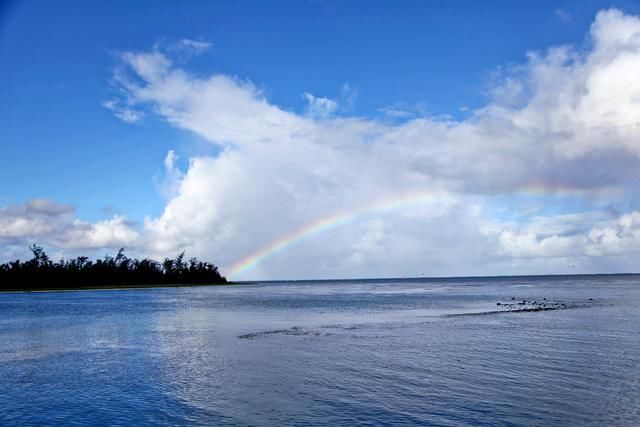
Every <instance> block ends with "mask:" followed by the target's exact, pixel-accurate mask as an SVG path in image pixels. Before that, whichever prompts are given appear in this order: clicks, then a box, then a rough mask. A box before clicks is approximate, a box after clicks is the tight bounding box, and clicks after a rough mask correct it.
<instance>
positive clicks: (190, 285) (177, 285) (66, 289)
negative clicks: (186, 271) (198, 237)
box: [0, 282, 241, 294]
mask: <svg viewBox="0 0 640 427" xmlns="http://www.w3.org/2000/svg"><path fill="white" fill-rule="evenodd" d="M229 285H241V283H238V282H227V283H206V284H203V283H175V284H157V285H156V284H154V285H122V286H117V285H115V286H114V285H107V286H81V287H74V288H70V287H62V288H53V287H52V288H33V289H27V288H15V289H0V294H2V293H36V292H42V293H44V292H75V291H118V290H126V289H158V288H195V287H207V286H229Z"/></svg>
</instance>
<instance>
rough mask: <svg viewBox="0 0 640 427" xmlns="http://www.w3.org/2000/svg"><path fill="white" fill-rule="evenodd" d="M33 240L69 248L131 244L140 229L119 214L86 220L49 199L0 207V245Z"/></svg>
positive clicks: (24, 244) (24, 245)
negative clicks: (101, 219) (106, 217)
mask: <svg viewBox="0 0 640 427" xmlns="http://www.w3.org/2000/svg"><path fill="white" fill-rule="evenodd" d="M34 243H37V244H46V245H49V246H53V247H55V248H58V249H64V250H69V251H72V252H73V251H76V250H78V251H81V250H94V249H101V248H118V247H124V246H126V247H134V246H136V245H138V244H139V243H140V233H139V232H138V231H136V230H135V228H134V227H133V225H132V224H131V223H129V222H128V221H127V220H126V218H125V217H124V216H122V215H114V216H113V217H112V218H110V219H107V220H103V221H98V222H96V223H88V222H85V221H81V220H79V219H78V218H77V217H76V216H75V210H74V208H73V207H72V206H69V205H63V204H59V203H56V202H54V201H51V200H45V199H33V200H30V201H27V202H26V203H24V204H18V205H9V206H5V207H2V208H0V245H2V246H3V247H4V249H5V252H7V248H12V247H13V248H16V247H17V248H21V249H23V250H24V249H26V248H27V246H29V245H31V244H34ZM9 252H12V251H9Z"/></svg>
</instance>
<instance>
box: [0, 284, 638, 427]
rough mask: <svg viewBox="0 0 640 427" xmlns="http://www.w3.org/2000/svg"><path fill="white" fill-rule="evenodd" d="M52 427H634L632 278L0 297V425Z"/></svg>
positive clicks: (635, 387) (635, 370)
mask: <svg viewBox="0 0 640 427" xmlns="http://www.w3.org/2000/svg"><path fill="white" fill-rule="evenodd" d="M524 300H526V301H527V304H529V303H531V301H537V302H545V303H546V302H549V303H554V304H557V306H558V307H566V308H562V309H557V310H555V309H554V310H547V311H518V310H517V308H518V307H519V306H518V305H517V304H519V303H520V302H522V301H524ZM498 303H500V305H497V304H498ZM504 304H510V305H513V306H514V307H516V310H515V311H504V310H505V309H504V307H505V306H504ZM560 304H565V306H562V305H560ZM523 307H524V306H523ZM554 307H556V306H554ZM62 424H90V425H139V424H147V425H154V424H171V425H202V424H208V425H224V424H232V425H294V424H295V425H320V424H324V425H355V424H366V425H392V424H393V425H396V424H420V425H461V424H484V425H532V424H533V425H568V424H573V425H575V424H581V425H584V424H595V425H639V424H640V277H639V276H631V275H629V276H571V277H569V276H565V277H511V278H508V277H505V278H481V279H479V278H469V279H427V280H411V279H406V280H383V279H380V280H361V281H318V282H281V283H277V282H269V283H255V284H244V285H234V286H217V287H193V288H188V287H187V288H157V289H132V290H100V291H74V292H43V293H6V294H0V425H62Z"/></svg>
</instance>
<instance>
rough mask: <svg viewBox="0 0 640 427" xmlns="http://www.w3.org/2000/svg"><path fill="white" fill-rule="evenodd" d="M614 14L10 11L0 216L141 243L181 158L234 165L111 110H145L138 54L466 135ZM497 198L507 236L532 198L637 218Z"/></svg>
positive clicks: (133, 5) (216, 6)
mask: <svg viewBox="0 0 640 427" xmlns="http://www.w3.org/2000/svg"><path fill="white" fill-rule="evenodd" d="M611 8H616V9H618V10H619V11H621V12H622V13H623V14H625V15H627V16H633V15H635V14H639V13H640V4H638V3H637V2H634V1H615V2H611V1H564V2H563V1H537V2H530V3H523V2H512V1H492V2H477V1H454V2H451V1H446V2H445V1H441V2H436V1H434V2H424V1H415V2H414V1H403V2H388V1H387V2H384V1H379V2H377V1H367V2H361V1H329V0H327V1H323V0H318V1H290V2H285V1H283V2H278V3H277V4H275V5H274V4H273V3H271V2H260V1H256V2H244V1H243V2H231V1H229V2H189V3H188V4H185V3H184V2H162V3H160V2H155V1H147V2H144V1H143V2H106V1H105V2H81V1H75V2H74V1H65V2H45V1H24V2H9V3H5V4H4V5H3V8H2V9H1V12H0V13H1V15H0V64H2V66H1V67H0V86H1V90H0V93H2V96H1V97H0V129H1V131H0V132H1V133H0V140H1V141H2V151H3V155H2V156H1V157H0V206H17V205H20V204H23V203H26V202H28V201H29V200H32V199H47V200H50V201H55V203H58V204H65V205H66V204H68V205H72V206H73V207H74V208H75V214H74V215H76V216H77V218H79V220H81V221H86V222H87V223H95V222H97V221H101V220H105V219H108V218H111V217H112V216H113V215H123V216H126V218H127V220H128V221H130V222H132V223H133V224H135V226H136V227H138V229H141V228H142V227H143V225H142V223H143V221H144V218H145V216H148V217H150V218H159V217H160V216H161V215H162V214H163V212H164V210H165V208H166V207H167V205H168V204H169V201H168V199H167V197H169V200H170V199H171V197H172V196H167V192H166V191H164V190H163V189H162V188H161V187H163V186H165V184H166V180H167V174H168V173H167V170H165V168H164V162H165V158H166V156H167V153H168V152H169V150H173V151H174V153H175V154H176V155H177V159H178V160H177V163H176V167H178V168H179V169H178V170H177V172H176V173H178V174H180V173H183V174H184V173H188V172H189V170H190V166H189V163H188V159H189V158H206V157H210V158H216V157H217V156H219V153H221V152H223V151H224V150H228V149H230V148H229V147H231V149H233V147H234V143H233V141H232V142H229V143H227V142H220V141H213V143H212V141H211V138H210V137H209V136H207V135H209V134H206V133H203V132H200V131H198V130H197V129H195V128H193V127H189V126H188V125H176V124H175V122H172V121H171V120H172V119H171V118H167V116H166V115H163V114H155V113H154V109H157V108H162V107H163V105H161V103H160V102H158V101H157V100H156V101H154V100H152V101H150V102H147V101H148V100H146V101H144V102H143V103H146V105H144V106H141V108H144V109H145V114H144V117H143V119H142V120H138V121H137V122H136V123H127V122H125V121H122V120H120V119H118V118H117V117H116V115H114V111H112V110H110V109H109V108H105V103H106V102H108V101H109V100H113V99H120V100H122V99H124V98H127V97H128V98H129V99H131V97H132V95H131V94H125V95H123V92H126V89H123V87H122V86H121V85H120V84H119V83H117V82H115V83H114V70H115V69H117V68H118V67H121V66H123V60H122V54H123V53H124V52H130V53H133V54H139V53H143V52H150V51H152V50H154V49H156V50H161V51H163V52H169V51H171V50H172V49H173V48H172V46H174V45H175V43H176V42H178V41H180V40H193V41H196V42H201V43H209V44H210V47H209V48H208V49H207V50H206V52H202V53H200V54H198V55H190V56H192V57H190V58H189V60H186V59H185V58H186V56H185V57H181V56H180V54H176V55H175V57H173V58H172V66H173V67H174V68H175V69H180V70H184V71H185V72H187V73H189V76H190V78H191V79H192V81H198V79H201V80H202V79H205V78H206V77H207V76H210V75H212V74H219V75H224V76H228V77H230V78H236V79H239V81H242V82H247V81H250V82H251V83H252V84H253V85H254V86H255V90H256V91H258V92H259V96H260V97H263V98H264V99H266V100H267V101H268V103H269V105H272V106H275V107H277V108H278V109H279V110H281V111H284V112H289V113H292V114H294V115H296V116H299V117H308V116H309V108H310V106H309V104H308V102H309V98H307V97H305V95H304V94H305V93H308V94H312V95H313V97H314V98H315V99H322V98H325V97H326V99H328V100H332V101H335V102H336V103H337V104H339V108H338V107H336V109H335V111H332V113H331V114H332V117H333V119H338V118H345V119H354V120H363V121H366V120H369V122H367V123H372V122H377V121H379V122H384V123H399V122H403V123H404V122H407V121H410V120H412V119H414V118H416V117H429V118H433V120H435V121H438V120H447V119H446V117H448V120H453V121H458V122H464V121H465V120H469V118H470V117H472V116H473V115H474V114H475V113H476V112H477V111H478V110H479V109H482V108H484V107H485V106H487V105H490V104H492V103H495V102H496V101H495V99H496V95H495V89H496V87H502V88H504V87H506V86H505V82H506V81H507V80H508V79H509V78H510V77H509V76H510V75H511V74H512V73H513V72H514V69H515V70H517V67H527V66H528V65H526V64H528V61H529V60H528V59H527V52H545V51H546V50H547V49H549V48H551V47H553V46H560V45H567V44H570V45H573V46H574V48H573V49H574V51H575V52H577V53H578V54H580V52H584V51H587V52H588V51H589V50H590V49H592V46H591V37H590V35H589V32H590V28H591V25H592V24H593V22H594V19H595V16H596V15H597V13H598V11H602V10H607V9H611ZM154 46H156V47H155V48H154ZM173 52H174V53H175V49H174V50H173ZM167 55H168V54H167ZM125 62H126V61H125ZM124 65H125V66H129V65H130V64H126V63H125V64H124ZM135 72H136V71H135V70H134V72H133V74H135ZM505 75H507V77H505ZM135 78H136V79H138V80H140V76H137V77H135ZM143 80H144V79H143ZM345 85H346V86H345ZM345 87H346V88H348V89H345ZM134 103H135V102H134ZM390 111H402V115H401V116H398V115H395V116H394V115H393V114H389V112H390ZM194 129H195V130H194ZM590 161H591V160H590ZM354 166H355V165H354ZM247 167H249V166H247ZM576 167H577V166H576ZM273 178H274V179H276V178H278V176H274V177H273ZM571 179H573V178H571ZM575 179H576V180H577V179H578V178H575ZM544 180H545V179H543V178H541V177H537V178H536V179H534V180H533V181H536V182H538V181H544ZM533 181H532V182H533ZM572 182H573V181H572ZM211 185H215V184H211ZM292 185H293V184H292ZM527 185H529V184H527ZM531 185H534V184H531ZM527 188H529V187H527ZM456 191H457V190H456ZM474 191H475V190H474ZM474 191H464V193H465V195H468V194H469V193H474ZM496 191H497V195H496V194H494V195H493V196H492V197H493V198H492V199H490V200H489V199H486V200H485V201H484V202H482V203H481V204H482V205H483V206H485V210H487V211H491V212H494V213H493V217H492V219H494V220H498V219H499V220H505V218H509V217H513V215H512V213H513V212H512V211H515V210H517V209H519V208H520V207H522V206H523V203H524V202H523V199H526V198H533V199H534V202H533V204H534V205H535V206H534V208H536V209H537V212H547V213H553V214H562V213H576V212H584V211H588V210H589V209H593V208H594V207H597V208H598V209H599V208H600V207H602V206H607V205H608V204H610V203H611V202H612V201H613V202H615V203H614V204H615V206H617V207H618V209H621V208H620V206H623V208H624V209H623V210H625V211H631V210H633V208H634V206H633V203H632V202H631V201H632V200H633V197H635V196H633V197H631V196H629V197H618V196H616V197H615V198H614V197H613V196H606V197H600V198H598V197H595V198H594V197H591V196H589V197H585V196H584V194H581V195H579V196H576V195H575V194H574V195H570V196H566V197H564V196H563V197H561V198H560V199H561V200H560V201H558V197H557V194H556V193H557V190H556V193H554V194H553V195H552V196H548V195H545V194H542V195H540V194H538V195H534V196H530V195H525V196H522V195H519V194H512V193H509V192H507V193H504V194H503V193H501V191H502V190H500V191H498V190H496ZM594 191H595V190H594ZM491 192H494V193H495V191H493V190H492V191H489V192H488V193H491ZM481 193H487V191H485V190H482V191H481ZM622 193H624V194H627V196H628V194H629V193H633V194H635V190H634V189H633V186H631V187H630V186H629V184H625V185H623V186H622V187H621V188H619V189H618V193H616V194H618V195H619V194H622ZM203 197H204V196H203ZM541 198H543V199H544V200H545V201H549V202H548V203H547V205H546V206H540V203H539V202H540V200H541ZM594 199H597V200H595V201H594ZM614 199H615V200H614ZM630 200H631V201H630ZM318 203H320V202H318ZM363 203H365V202H364V201H363ZM536 203H537V205H536ZM524 204H526V203H524ZM514 205H517V206H516V207H513V206H514ZM503 208H508V209H507V210H508V212H507V213H506V214H500V212H504V211H505V210H504V209H503ZM336 209H338V210H339V209H341V208H340V206H336ZM501 209H502V210H501ZM317 214H318V215H321V214H323V213H321V212H317ZM312 217H313V215H311V216H310V219H311V218H312ZM294 223H295V221H294ZM294 223H292V224H290V226H291V227H294V226H295V225H296V224H294ZM283 227H284V226H283ZM285 229H286V227H284V228H283V230H285ZM283 232H284V231H283ZM258 234H260V235H261V238H264V239H266V240H265V242H260V243H259V244H258V243H256V244H257V245H258V246H260V245H264V244H266V243H267V242H268V241H269V239H270V237H269V236H268V233H266V234H267V235H263V234H264V233H258ZM276 237H277V236H275V235H274V236H271V238H276ZM14 240H15V239H14ZM196 246H197V245H195V246H194V248H195V247H196ZM186 247H187V248H189V247H191V246H189V244H187V246H186ZM247 250H249V251H250V249H248V246H247V247H243V249H242V250H240V249H238V253H237V254H236V255H235V256H241V254H242V253H243V251H247ZM140 251H141V252H145V251H144V249H140ZM194 251H195V252H197V253H200V252H198V249H194ZM151 252H153V251H151ZM201 252H202V251H201ZM205 252H206V251H205ZM205 252H202V253H203V254H204V255H209V254H208V253H205ZM12 253H13V252H12ZM153 253H156V252H153ZM213 255H214V256H215V254H213ZM470 268H471V267H470ZM532 268H534V267H532ZM534 269H535V268H534ZM278 271H280V270H274V272H273V273H268V274H267V273H264V274H265V276H267V275H269V274H276V272H278ZM329 273H330V272H328V273H327V274H329ZM256 274H258V273H256ZM291 274H294V272H292V273H291ZM354 274H355V273H354ZM285 275H286V274H285Z"/></svg>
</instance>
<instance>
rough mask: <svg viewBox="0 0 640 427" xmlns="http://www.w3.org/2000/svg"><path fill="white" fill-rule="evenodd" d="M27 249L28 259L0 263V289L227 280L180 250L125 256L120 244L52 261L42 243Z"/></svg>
mask: <svg viewBox="0 0 640 427" xmlns="http://www.w3.org/2000/svg"><path fill="white" fill-rule="evenodd" d="M29 249H30V250H31V252H32V253H33V258H32V259H30V260H28V261H25V262H21V261H20V260H16V261H11V262H7V263H5V264H0V290H39V289H81V288H99V287H126V286H154V285H181V284H193V285H197V284H200V285H204V284H225V283H227V280H226V279H225V278H224V277H223V276H222V275H221V274H220V272H219V271H218V267H216V266H215V265H213V264H212V263H209V262H203V261H199V260H198V259H196V258H190V259H189V260H185V258H184V252H182V253H181V254H180V255H178V256H177V257H176V258H174V259H170V258H165V260H164V261H162V262H158V261H154V260H152V259H148V258H144V259H141V260H139V259H136V258H129V257H127V256H126V255H125V254H124V248H122V249H120V250H119V251H118V253H117V254H116V256H115V257H113V256H109V255H105V257H104V258H103V259H97V260H95V261H93V260H91V259H89V258H88V257H86V256H79V257H77V258H74V259H69V260H64V259H62V260H60V261H57V262H54V261H52V260H51V259H49V256H48V255H47V254H46V253H45V251H44V249H43V248H42V246H38V245H33V246H30V247H29Z"/></svg>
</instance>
